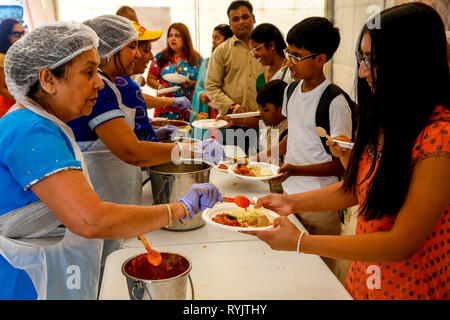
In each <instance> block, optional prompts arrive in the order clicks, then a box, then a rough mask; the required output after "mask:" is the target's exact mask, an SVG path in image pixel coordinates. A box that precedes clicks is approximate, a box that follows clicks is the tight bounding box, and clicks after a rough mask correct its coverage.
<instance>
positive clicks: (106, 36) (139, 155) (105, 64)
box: [68, 15, 224, 204]
mask: <svg viewBox="0 0 450 320" xmlns="http://www.w3.org/2000/svg"><path fill="white" fill-rule="evenodd" d="M84 24H86V25H88V26H90V27H91V28H92V29H93V30H94V31H95V32H96V33H97V35H98V36H99V39H100V43H99V49H98V51H99V56H100V59H101V63H100V67H99V75H100V78H101V79H102V80H103V83H104V88H103V90H100V91H99V94H98V99H97V102H96V104H95V106H94V107H93V110H92V113H91V114H90V115H89V116H83V117H80V118H78V119H76V120H73V121H70V122H69V123H68V125H69V126H70V127H71V128H72V129H73V131H74V134H75V139H76V141H77V142H78V144H79V145H80V147H81V149H82V151H83V153H84V156H85V159H86V162H87V166H88V169H89V172H90V175H91V179H92V183H93V185H94V190H95V191H96V192H97V193H98V194H99V196H100V198H101V199H102V200H103V201H112V202H116V203H124V204H140V200H141V190H142V187H141V185H142V181H141V179H142V175H141V167H148V166H154V165H158V164H163V163H167V162H170V161H171V160H172V154H176V155H178V154H179V153H180V151H181V153H183V154H189V155H190V146H189V145H183V144H175V143H157V142H151V141H141V140H139V139H138V138H137V137H136V135H135V133H134V132H133V129H134V127H135V126H134V120H135V112H136V109H134V108H133V107H128V106H126V105H125V104H124V103H123V100H122V96H121V93H120V91H119V90H118V88H117V86H116V85H115V84H114V80H115V79H116V78H117V77H120V76H127V75H132V74H133V73H134V67H135V63H136V61H137V60H138V59H139V58H140V57H141V54H140V52H139V48H138V42H137V39H138V36H139V34H138V32H137V31H136V29H135V27H134V26H133V24H132V23H131V22H130V20H128V19H126V18H123V17H120V16H117V15H104V16H100V17H97V18H94V19H91V20H87V21H85V22H84ZM211 144H214V146H215V148H216V149H218V151H222V152H205V153H204V154H203V158H204V159H205V160H206V161H209V162H213V163H218V161H219V160H220V158H222V157H223V155H224V152H223V149H222V150H220V149H221V146H220V145H218V143H217V142H215V141H203V142H201V143H199V144H198V149H206V148H207V149H208V150H209V149H212V148H211ZM180 148H181V149H183V150H180ZM214 151H215V150H214Z"/></svg>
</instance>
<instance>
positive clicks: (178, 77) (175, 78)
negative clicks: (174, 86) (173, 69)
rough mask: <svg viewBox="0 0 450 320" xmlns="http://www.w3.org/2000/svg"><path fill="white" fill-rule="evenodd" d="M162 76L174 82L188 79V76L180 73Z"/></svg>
mask: <svg viewBox="0 0 450 320" xmlns="http://www.w3.org/2000/svg"><path fill="white" fill-rule="evenodd" d="M162 78H163V79H164V80H166V81H168V82H172V83H183V82H185V81H186V80H187V79H188V78H187V77H186V76H183V75H182V74H178V73H167V74H165V75H163V76H162Z"/></svg>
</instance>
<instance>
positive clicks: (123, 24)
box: [83, 15, 139, 59]
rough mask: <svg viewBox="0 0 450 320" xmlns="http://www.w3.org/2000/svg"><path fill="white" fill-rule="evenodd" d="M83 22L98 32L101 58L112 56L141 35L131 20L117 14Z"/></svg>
mask: <svg viewBox="0 0 450 320" xmlns="http://www.w3.org/2000/svg"><path fill="white" fill-rule="evenodd" d="M83 23H84V24H86V25H87V26H89V27H91V28H92V29H94V31H95V32H97V35H98V37H99V38H100V43H99V46H98V54H99V55H100V58H101V59H105V58H108V57H111V56H112V55H114V54H115V53H117V52H119V51H120V50H121V49H122V48H124V47H125V46H126V45H128V44H129V43H130V42H132V41H134V40H137V38H138V36H139V35H138V32H137V31H136V29H135V28H134V26H133V24H132V23H131V21H130V20H128V19H126V18H124V17H121V16H117V15H104V16H100V17H97V18H94V19H90V20H86V21H85V22H83Z"/></svg>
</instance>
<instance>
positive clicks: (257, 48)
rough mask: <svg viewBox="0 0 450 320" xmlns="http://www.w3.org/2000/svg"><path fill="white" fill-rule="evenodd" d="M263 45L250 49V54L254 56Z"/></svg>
mask: <svg viewBox="0 0 450 320" xmlns="http://www.w3.org/2000/svg"><path fill="white" fill-rule="evenodd" d="M264 44H265V43H261V44H260V45H259V46H257V47H255V48H251V49H250V51H251V52H252V54H253V55H255V54H256V52H258V50H259V48H261V47H262V46H263V45H264Z"/></svg>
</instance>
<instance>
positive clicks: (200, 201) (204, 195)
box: [177, 183, 224, 220]
mask: <svg viewBox="0 0 450 320" xmlns="http://www.w3.org/2000/svg"><path fill="white" fill-rule="evenodd" d="M223 200H224V199H223V196H222V194H221V193H220V192H219V190H218V189H217V187H216V186H215V185H213V184H211V183H197V184H193V185H192V186H191V188H190V189H189V191H188V192H187V193H186V195H185V196H184V198H180V199H177V201H178V202H182V203H183V204H184V205H185V206H186V208H187V209H188V211H189V218H190V219H192V218H193V217H194V214H196V213H199V212H201V211H203V210H205V209H206V208H212V207H214V205H215V204H216V202H222V201H223ZM184 219H185V220H186V219H187V217H186V218H184Z"/></svg>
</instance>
